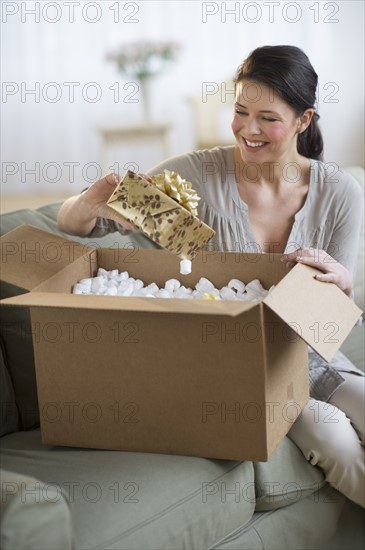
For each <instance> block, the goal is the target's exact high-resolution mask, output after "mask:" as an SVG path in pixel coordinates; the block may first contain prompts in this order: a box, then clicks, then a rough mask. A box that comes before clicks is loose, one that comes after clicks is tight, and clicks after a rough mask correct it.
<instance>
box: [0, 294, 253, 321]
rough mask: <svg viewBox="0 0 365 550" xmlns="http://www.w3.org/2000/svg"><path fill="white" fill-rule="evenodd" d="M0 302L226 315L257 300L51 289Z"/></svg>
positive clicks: (12, 304)
mask: <svg viewBox="0 0 365 550" xmlns="http://www.w3.org/2000/svg"><path fill="white" fill-rule="evenodd" d="M0 304H1V305H5V306H15V305H17V306H27V307H57V308H71V309H93V310H110V311H112V310H116V311H145V312H154V313H159V312H161V313H162V312H164V313H169V312H170V313H186V314H203V315H226V316H228V317H236V316H238V315H240V314H241V313H244V312H245V311H249V310H250V309H253V308H254V307H258V304H257V303H254V302H245V301H240V302H227V301H223V300H222V301H218V300H217V301H214V300H186V299H181V298H179V299H177V298H175V299H174V298H143V297H138V298H137V297H119V296H117V297H115V296H92V295H80V294H64V293H54V292H31V293H28V294H21V295H19V296H13V297H11V298H6V299H5V300H1V302H0Z"/></svg>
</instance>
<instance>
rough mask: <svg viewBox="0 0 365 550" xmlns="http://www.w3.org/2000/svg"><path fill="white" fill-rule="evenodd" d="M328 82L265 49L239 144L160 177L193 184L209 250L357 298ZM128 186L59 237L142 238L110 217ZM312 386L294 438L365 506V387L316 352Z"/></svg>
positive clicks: (353, 204) (235, 127) (243, 105)
mask: <svg viewBox="0 0 365 550" xmlns="http://www.w3.org/2000/svg"><path fill="white" fill-rule="evenodd" d="M317 80H318V79H317V74H316V72H315V71H314V69H313V67H312V65H311V63H310V61H309V59H308V57H307V56H306V55H305V54H304V53H303V52H302V51H301V50H300V49H299V48H296V47H293V46H265V47H262V48H258V49H256V50H254V51H253V52H252V53H251V54H250V56H249V57H248V58H247V59H246V60H245V61H244V63H243V64H242V65H241V66H240V67H239V69H238V71H237V75H236V77H235V86H236V98H235V105H234V115H233V120H232V125H231V126H232V131H233V134H234V136H235V139H236V145H235V146H232V147H216V148H214V149H210V150H204V151H195V152H192V153H189V154H185V155H182V156H178V157H175V158H172V159H168V160H167V161H165V162H163V163H161V164H160V165H159V166H156V167H155V168H154V169H152V170H151V171H150V172H149V175H153V174H158V173H161V172H162V171H163V169H164V168H166V169H169V170H174V171H176V172H178V173H179V174H180V175H181V176H182V177H184V178H185V179H187V180H189V181H191V182H193V186H194V188H195V189H196V190H197V192H198V194H199V196H200V197H201V200H200V202H199V206H198V215H199V217H200V219H201V220H203V221H204V222H205V223H207V224H208V225H210V226H211V227H212V228H213V229H214V230H215V231H216V234H215V237H214V239H213V240H212V241H211V242H210V243H209V248H210V249H212V250H222V251H223V250H226V251H227V250H228V251H239V252H248V251H259V252H262V253H267V252H279V253H282V254H283V256H282V260H283V261H284V262H285V263H286V264H287V265H288V267H291V266H293V265H294V264H295V263H296V262H302V263H305V264H307V265H312V266H315V267H317V268H318V269H319V270H320V271H321V274H319V275H317V278H318V279H319V280H320V281H323V283H334V284H336V285H337V286H338V287H339V288H340V289H341V290H342V291H343V292H345V293H346V294H347V295H348V296H351V295H352V292H353V279H354V274H355V268H356V254H357V248H358V240H359V234H360V226H361V217H362V203H363V198H362V192H361V189H360V186H359V185H358V183H357V182H356V181H355V180H354V179H353V178H352V177H351V176H350V175H348V174H345V173H343V172H341V171H340V170H339V169H338V168H337V167H336V164H335V163H333V162H328V163H326V164H325V163H323V162H322V161H321V158H322V151H323V141H322V136H321V132H320V130H319V127H318V123H317V120H318V118H319V117H318V114H317V113H316V108H315V98H316V89H317ZM118 181H119V180H118V179H117V177H116V176H115V175H113V174H109V175H108V176H106V177H105V178H103V179H101V180H100V181H98V182H96V183H94V184H93V185H91V186H90V187H89V188H88V189H87V190H86V191H85V192H83V193H82V194H81V195H78V196H76V197H71V198H70V199H68V200H67V201H66V202H65V203H64V204H63V206H62V208H61V210H60V213H59V218H58V223H59V227H60V229H62V230H63V231H66V232H68V233H71V234H76V235H80V236H92V237H95V236H101V235H103V234H105V233H107V232H109V231H121V232H122V233H126V232H128V231H129V230H131V229H133V227H132V225H131V224H129V223H127V222H126V221H125V220H123V219H122V218H120V217H118V216H117V214H114V213H113V212H112V211H111V209H109V208H108V207H107V206H106V200H107V199H108V198H109V197H110V195H111V193H112V191H113V189H114V187H115V186H116V184H117V182H118ZM308 299H310V297H308ZM309 379H310V390H311V399H310V401H309V403H308V404H307V406H306V407H305V408H304V410H303V411H302V413H301V415H300V417H299V418H298V420H297V421H296V422H295V423H294V425H293V427H292V428H291V430H290V432H289V434H288V435H289V437H290V438H291V439H292V440H293V441H294V442H295V443H296V445H297V446H298V447H299V448H300V449H301V451H302V452H303V454H304V456H305V457H306V459H307V460H309V461H310V462H311V464H313V465H318V466H320V467H321V468H322V469H323V471H324V472H325V475H326V479H327V481H328V482H329V483H330V484H332V485H333V486H334V487H335V488H336V489H337V490H339V491H340V492H342V493H343V494H345V495H346V496H347V497H348V498H349V499H351V500H353V501H354V502H356V503H358V504H360V505H361V506H363V507H365V496H364V471H365V466H364V418H365V410H364V393H365V392H364V388H365V377H364V375H363V373H362V372H361V371H359V370H358V369H356V367H354V365H352V363H351V362H350V361H348V360H347V358H346V357H345V356H344V355H343V354H342V353H340V352H339V353H337V354H336V356H335V358H334V359H333V361H332V362H331V363H330V364H328V363H326V362H324V361H323V360H321V359H320V357H319V356H318V355H317V354H315V353H314V352H312V351H310V353H309ZM328 419H330V421H329V420H328Z"/></svg>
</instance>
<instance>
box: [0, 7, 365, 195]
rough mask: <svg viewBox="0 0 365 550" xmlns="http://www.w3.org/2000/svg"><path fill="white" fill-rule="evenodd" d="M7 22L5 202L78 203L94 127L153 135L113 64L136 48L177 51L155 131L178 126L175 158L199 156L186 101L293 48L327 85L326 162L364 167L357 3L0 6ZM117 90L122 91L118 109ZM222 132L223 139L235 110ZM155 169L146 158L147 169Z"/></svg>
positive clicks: (95, 156) (157, 85) (93, 168)
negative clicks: (267, 48) (268, 55)
mask: <svg viewBox="0 0 365 550" xmlns="http://www.w3.org/2000/svg"><path fill="white" fill-rule="evenodd" d="M1 10H2V12H1V27H2V28H1V30H2V53H1V55H2V59H1V64H2V100H1V101H2V102H1V118H2V122H1V125H2V140H1V159H2V193H4V194H14V193H26V194H31V193H34V192H43V193H51V192H54V193H57V194H61V193H71V192H78V191H80V189H82V188H83V187H85V185H88V184H89V183H90V181H92V180H93V178H94V177H96V176H97V175H98V169H97V166H98V165H100V162H101V137H100V134H99V133H98V130H97V128H98V126H100V125H101V124H105V123H107V122H113V123H115V124H120V125H124V124H134V123H142V124H144V123H145V121H144V120H143V119H142V118H141V105H140V103H128V102H126V98H127V94H128V92H129V91H130V90H128V89H127V90H123V86H124V85H125V84H126V83H127V82H128V80H130V79H128V78H126V77H123V76H121V75H120V74H118V72H117V70H116V67H115V66H114V65H113V64H112V63H110V62H107V61H106V55H107V53H108V52H110V51H112V50H113V49H114V48H115V47H116V46H118V45H119V44H122V43H128V42H131V41H135V40H138V39H141V40H143V39H144V40H153V41H157V42H162V41H175V42H178V43H179V44H180V45H181V50H180V53H179V55H178V58H177V60H176V61H175V62H174V64H172V65H171V66H169V67H168V69H167V70H166V71H165V72H164V73H163V74H161V75H160V76H159V77H157V78H156V79H155V80H154V81H153V83H152V92H151V94H152V101H153V115H154V119H155V120H156V121H158V122H164V121H169V122H170V123H171V129H172V130H171V152H172V154H180V153H183V152H186V151H188V150H191V149H193V148H194V147H195V139H196V135H195V129H196V125H195V117H194V113H193V111H192V107H191V103H190V102H189V101H188V98H189V97H193V96H199V95H201V91H202V88H203V87H204V86H205V87H206V86H207V83H209V84H211V83H216V84H217V85H218V86H219V87H221V85H222V82H225V81H226V80H227V79H229V78H230V77H232V75H233V74H234V72H235V69H236V68H237V66H238V65H239V64H240V63H241V62H242V60H243V59H244V58H245V57H246V56H247V54H248V53H249V52H250V51H251V50H252V49H254V48H255V47H257V46H260V45H264V44H293V45H297V46H299V47H301V48H303V49H304V51H305V52H306V53H307V54H308V56H309V58H310V60H311V62H312V64H313V66H314V68H315V69H316V71H317V73H318V75H319V88H318V94H319V98H318V100H319V101H318V109H319V114H320V115H321V121H320V122H321V126H322V130H323V134H324V140H325V155H326V160H327V161H328V162H337V163H339V164H340V165H341V166H346V165H350V164H361V165H363V164H364V158H363V151H364V131H363V130H364V126H363V124H364V113H363V100H364V89H363V86H364V30H363V21H364V3H363V2H361V1H336V2H327V1H298V2H285V1H284V2H279V1H274V0H268V1H256V2H244V1H241V2H237V1H236V2H232V1H229V2H217V1H215V2H200V1H190V2H189V1H145V2H143V1H136V2H134V1H132V2H129V1H123V2H122V1H117V0H114V1H111V2H109V1H100V0H98V1H95V2H92V1H90V2H89V1H87V0H78V1H58V2H51V1H49V2H48V1H43V2H30V1H20V2H10V1H9V2H7V1H3V2H1ZM115 83H117V84H115ZM111 86H114V87H116V86H119V89H120V92H121V94H120V96H121V97H120V98H119V101H118V102H116V101H115V100H114V99H115V98H114V92H113V91H112V90H111V89H110V87H111ZM72 89H73V91H74V97H72V94H71V91H72ZM219 89H220V88H219ZM32 90H33V91H35V92H34V93H32ZM97 94H99V96H100V97H97ZM123 100H124V101H123ZM229 101H232V97H231V96H227V102H229ZM220 124H221V126H222V135H223V137H224V138H227V135H228V136H229V132H230V130H229V124H230V109H227V110H226V111H225V114H224V115H223V119H222V120H221V121H220ZM224 125H226V128H227V129H228V130H225V129H224ZM120 154H121V155H122V156H123V152H121V153H120ZM135 154H136V158H137V157H138V151H136V153H135ZM128 155H129V157H130V156H132V158H129V157H128V158H120V159H118V161H120V162H121V165H122V166H123V164H125V163H126V162H128V161H133V160H134V157H133V154H132V153H131V152H130V151H128ZM156 160H157V159H156ZM158 160H163V159H162V158H161V159H158ZM148 162H149V160H148V154H146V157H145V159H144V158H142V159H139V164H140V166H139V169H140V170H142V171H143V170H147V169H148V168H149V165H148Z"/></svg>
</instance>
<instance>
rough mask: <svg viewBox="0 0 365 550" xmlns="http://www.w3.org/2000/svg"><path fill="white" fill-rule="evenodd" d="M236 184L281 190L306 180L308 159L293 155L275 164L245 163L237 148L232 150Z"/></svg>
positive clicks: (308, 169) (308, 167) (308, 168)
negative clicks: (253, 184)
mask: <svg viewBox="0 0 365 550" xmlns="http://www.w3.org/2000/svg"><path fill="white" fill-rule="evenodd" d="M234 159H235V167H236V180H237V183H238V184H240V183H245V182H246V183H255V184H256V185H258V186H262V187H266V186H270V187H272V188H279V187H280V188H282V187H283V186H284V185H286V184H288V183H289V184H290V185H291V186H292V185H293V183H295V182H297V181H298V183H299V182H303V180H304V181H306V180H307V179H308V174H309V171H310V165H311V163H310V159H308V158H306V157H303V156H301V155H299V154H298V153H297V154H294V155H290V159H289V156H288V158H285V159H280V160H278V161H276V162H264V163H261V164H260V163H257V162H256V163H247V164H246V163H245V162H244V161H243V159H242V157H241V153H240V150H239V148H238V147H235V150H234Z"/></svg>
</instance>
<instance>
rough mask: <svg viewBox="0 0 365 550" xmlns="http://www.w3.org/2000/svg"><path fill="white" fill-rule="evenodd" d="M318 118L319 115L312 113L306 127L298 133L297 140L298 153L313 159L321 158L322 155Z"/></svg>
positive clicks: (321, 139)
mask: <svg viewBox="0 0 365 550" xmlns="http://www.w3.org/2000/svg"><path fill="white" fill-rule="evenodd" d="M318 119H319V115H318V114H317V113H314V115H313V117H312V120H311V122H310V124H309V126H308V128H306V130H305V131H304V132H302V133H301V134H299V135H298V141H297V149H298V153H299V154H300V155H303V157H307V158H310V159H314V160H322V157H323V138H322V133H321V130H320V128H319V125H318V122H317V121H318Z"/></svg>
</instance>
